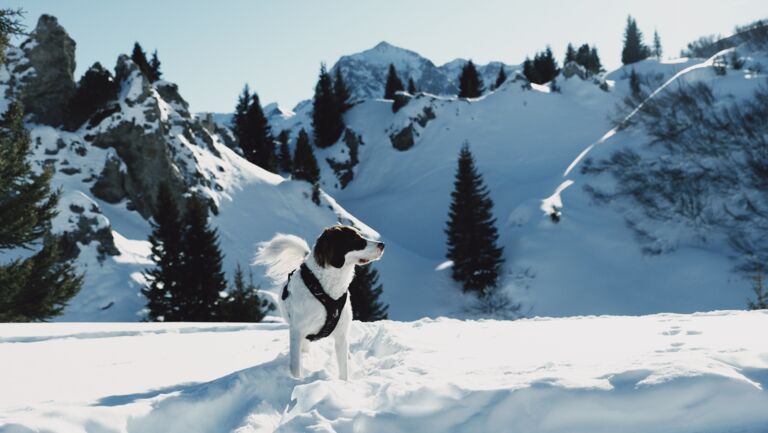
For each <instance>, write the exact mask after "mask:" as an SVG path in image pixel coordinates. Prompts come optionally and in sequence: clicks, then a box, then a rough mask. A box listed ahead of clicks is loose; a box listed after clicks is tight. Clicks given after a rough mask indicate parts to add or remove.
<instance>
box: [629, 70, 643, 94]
mask: <svg viewBox="0 0 768 433" xmlns="http://www.w3.org/2000/svg"><path fill="white" fill-rule="evenodd" d="M629 90H631V91H632V95H633V96H635V97H639V96H640V94H641V92H642V89H641V88H640V76H639V75H638V74H637V72H635V70H634V69H632V72H630V73H629Z"/></svg>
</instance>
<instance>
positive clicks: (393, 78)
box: [384, 63, 405, 100]
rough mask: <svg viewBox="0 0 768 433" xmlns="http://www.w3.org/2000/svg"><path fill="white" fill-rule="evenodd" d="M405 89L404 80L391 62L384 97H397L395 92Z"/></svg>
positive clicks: (391, 98) (392, 98)
mask: <svg viewBox="0 0 768 433" xmlns="http://www.w3.org/2000/svg"><path fill="white" fill-rule="evenodd" d="M403 90H405V87H403V82H402V81H401V80H400V77H398V76H397V69H395V65H393V64H392V63H390V64H389V70H388V71H387V82H386V83H385V84H384V99H390V100H394V99H395V93H397V92H401V91H403Z"/></svg>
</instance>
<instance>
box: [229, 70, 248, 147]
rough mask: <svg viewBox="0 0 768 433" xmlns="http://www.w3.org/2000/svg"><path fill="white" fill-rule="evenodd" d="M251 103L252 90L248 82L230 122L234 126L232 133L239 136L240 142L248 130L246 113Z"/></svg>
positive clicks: (238, 99)
mask: <svg viewBox="0 0 768 433" xmlns="http://www.w3.org/2000/svg"><path fill="white" fill-rule="evenodd" d="M250 103H251V90H250V89H249V88H248V84H246V85H245V86H243V91H242V92H241V93H240V96H239V97H238V98H237V105H236V106H235V113H234V114H233V116H232V123H231V124H230V126H231V127H232V133H233V134H234V135H235V138H237V141H238V143H239V142H240V137H242V136H243V134H244V133H245V130H246V126H245V125H246V121H245V115H246V113H247V112H248V106H249V105H250ZM241 150H242V148H241Z"/></svg>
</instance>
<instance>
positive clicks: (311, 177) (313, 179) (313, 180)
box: [293, 129, 320, 205]
mask: <svg viewBox="0 0 768 433" xmlns="http://www.w3.org/2000/svg"><path fill="white" fill-rule="evenodd" d="M293 178H294V179H296V180H304V181H307V182H309V183H310V184H312V201H313V202H315V204H317V205H319V204H320V189H319V188H320V187H319V184H318V182H319V181H320V168H319V167H318V166H317V159H316V158H315V154H314V152H312V146H311V145H310V144H309V135H307V131H305V130H304V129H302V130H301V131H299V135H298V137H297V138H296V151H295V154H294V157H293Z"/></svg>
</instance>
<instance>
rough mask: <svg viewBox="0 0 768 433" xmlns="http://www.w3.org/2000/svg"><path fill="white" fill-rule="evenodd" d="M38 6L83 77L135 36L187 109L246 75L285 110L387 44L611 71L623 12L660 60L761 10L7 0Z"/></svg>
mask: <svg viewBox="0 0 768 433" xmlns="http://www.w3.org/2000/svg"><path fill="white" fill-rule="evenodd" d="M3 3H4V5H5V6H4V7H14V6H21V7H23V8H24V9H25V10H27V11H28V13H27V17H26V23H27V24H28V26H29V27H30V29H31V28H33V27H34V25H35V23H36V22H37V18H38V17H39V16H40V14H42V13H49V14H52V15H55V16H57V17H58V18H59V22H60V23H61V24H62V25H63V26H64V27H65V28H66V29H67V30H68V31H69V33H70V35H72V37H73V38H74V39H75V41H77V71H76V74H77V76H78V77H79V76H80V75H81V74H82V73H83V71H84V70H85V69H86V68H87V67H88V66H89V65H91V64H92V63H93V62H95V61H100V62H102V64H104V65H105V66H107V67H110V68H111V67H113V66H114V64H115V61H116V59H117V56H118V54H120V53H128V52H130V49H131V48H132V46H133V42H134V41H139V42H140V43H141V44H142V46H143V47H144V49H145V50H147V51H148V52H151V51H152V50H154V49H157V50H158V53H159V56H160V60H161V61H162V66H163V72H164V77H165V78H167V79H168V80H170V81H174V82H176V83H177V84H179V87H180V89H181V93H182V96H184V97H185V98H186V99H187V100H188V101H189V102H190V104H191V108H192V110H194V111H232V109H233V107H234V105H235V100H236V98H237V94H238V93H239V92H240V90H241V89H242V86H243V84H245V83H246V82H247V83H248V84H249V85H250V86H251V88H252V89H255V90H256V91H257V92H258V93H259V95H260V97H261V100H262V103H267V102H273V101H278V102H280V103H281V104H282V105H284V106H287V107H289V108H290V107H293V105H294V104H295V103H296V102H298V101H300V100H302V99H305V98H307V97H309V96H311V94H312V89H313V87H314V83H315V80H316V76H317V71H318V67H319V64H320V62H321V61H325V62H327V63H328V64H329V65H331V64H333V63H334V62H335V61H336V59H338V58H339V56H341V55H344V54H350V53H355V52H359V51H362V50H365V49H367V48H370V47H372V46H374V45H375V44H376V43H378V42H380V41H382V40H386V41H388V42H390V43H392V44H394V45H398V46H401V47H405V48H409V49H411V50H414V51H416V52H418V53H420V54H422V55H424V56H425V57H428V58H430V59H431V60H432V61H434V62H435V63H436V64H438V65H439V64H442V63H445V62H447V61H450V60H453V59H455V58H457V57H463V58H472V59H473V60H475V61H476V62H479V63H485V62H487V61H489V60H500V61H503V62H507V63H512V64H517V63H520V62H522V60H523V59H524V58H525V56H526V55H532V54H533V53H535V51H536V50H539V49H542V48H544V47H545V46H546V45H547V44H550V45H551V46H552V48H553V50H554V51H555V54H556V55H557V56H558V58H561V56H562V53H563V51H564V49H565V46H566V44H567V43H568V42H569V41H570V42H573V43H574V44H580V43H583V42H587V43H590V44H596V45H597V47H598V50H599V53H600V56H601V58H602V60H603V63H604V64H605V65H606V67H607V68H608V69H612V68H615V67H617V66H619V64H620V52H621V39H622V32H623V28H624V24H625V20H626V17H627V14H632V15H633V16H634V17H635V18H636V19H637V22H638V25H639V26H640V29H641V30H642V31H643V32H644V33H645V35H646V39H647V41H648V42H650V38H651V36H652V34H653V31H654V29H657V30H658V32H659V34H660V35H661V38H662V43H663V46H664V50H665V57H666V56H671V55H677V54H678V53H679V51H680V49H681V48H683V47H684V46H685V45H686V44H687V43H688V42H689V41H691V40H693V39H695V38H697V37H699V36H702V35H705V34H711V33H721V34H729V33H731V31H732V30H733V27H734V25H737V24H746V23H748V22H751V21H754V20H756V19H760V18H765V17H768V1H766V0H730V1H724V0H664V1H660V0H631V1H610V0H583V1H574V0H570V1H569V0H551V1H546V2H544V1H527V2H515V1H508V0H507V1H505V0H493V1H482V0H475V1H468V0H419V1H405V0H386V1H380V0H339V1H319V0H303V1H297V0H273V1H267V0H224V1H196V0H187V1H182V0H152V1H149V0H131V1H117V0H98V1H94V0H24V1H21V0H6V1H4V2H3Z"/></svg>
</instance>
